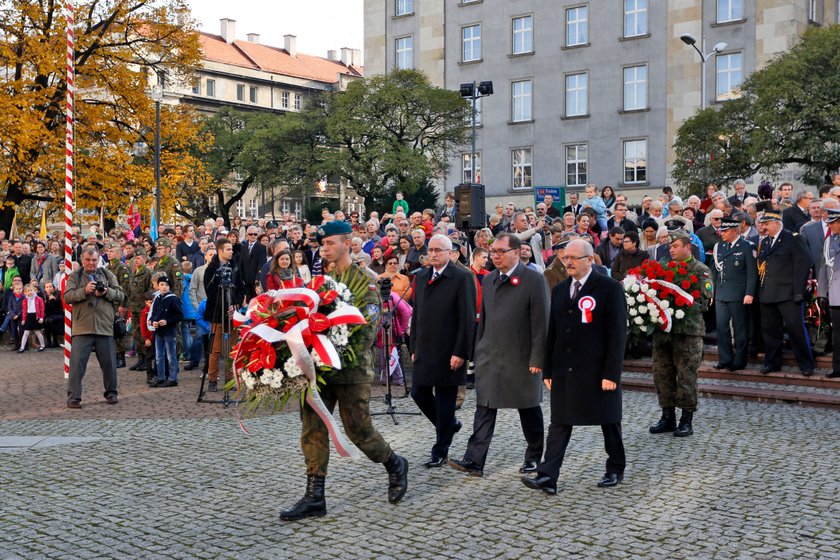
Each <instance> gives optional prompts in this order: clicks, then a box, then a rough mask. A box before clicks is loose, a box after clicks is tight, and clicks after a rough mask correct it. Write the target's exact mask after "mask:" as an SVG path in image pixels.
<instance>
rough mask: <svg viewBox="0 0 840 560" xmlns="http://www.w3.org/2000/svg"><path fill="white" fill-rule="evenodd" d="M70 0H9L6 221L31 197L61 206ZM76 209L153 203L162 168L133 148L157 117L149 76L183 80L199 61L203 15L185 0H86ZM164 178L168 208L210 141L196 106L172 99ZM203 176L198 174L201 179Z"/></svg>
mask: <svg viewBox="0 0 840 560" xmlns="http://www.w3.org/2000/svg"><path fill="white" fill-rule="evenodd" d="M65 25H66V18H65V13H64V3H63V2H54V1H52V0H50V1H38V2H33V1H31V0H7V1H4V2H3V3H2V4H0V60H2V62H3V66H4V67H5V69H6V72H5V73H4V74H3V75H2V76H0V84H2V88H0V114H2V115H3V120H4V126H3V127H0V153H2V157H0V189H2V192H0V197H2V198H0V201H2V208H0V229H5V230H7V231H8V229H9V227H10V224H11V222H12V218H13V216H14V214H15V212H16V210H17V209H19V208H20V207H21V205H22V204H23V203H26V202H30V203H31V202H32V201H37V202H47V203H50V209H52V210H59V209H63V203H62V199H63V194H62V193H63V188H64V138H65V95H66V91H67V83H66V43H65ZM74 30H75V37H76V52H75V60H76V75H77V78H76V94H75V95H76V102H75V117H76V118H75V125H76V126H75V146H76V202H77V208H90V209H97V210H98V209H99V208H100V206H102V205H104V206H105V211H106V213H108V214H110V215H118V214H119V213H120V212H121V211H123V210H124V209H125V207H126V206H127V204H128V201H129V198H130V197H132V196H133V197H135V198H138V199H139V200H140V201H141V202H142V203H143V204H145V205H146V206H147V207H148V205H149V204H150V199H151V197H152V196H153V193H152V191H153V190H154V179H153V171H152V169H151V166H150V165H149V164H148V161H145V160H142V159H139V160H138V158H136V157H135V156H134V155H133V154H132V153H131V147H132V145H133V144H134V142H135V141H137V139H138V134H139V132H140V131H141V130H142V129H143V128H144V127H149V126H153V125H154V109H153V102H152V101H151V99H150V97H149V84H150V75H158V76H161V77H162V78H163V79H165V80H166V81H167V82H169V83H172V82H174V81H177V80H180V79H183V78H184V77H186V76H188V75H189V73H190V71H191V69H192V68H193V67H194V66H195V64H197V63H198V60H199V46H198V38H197V35H196V33H195V24H194V22H193V21H192V19H191V17H190V12H189V7H188V5H187V2H186V1H185V0H111V1H109V2H100V1H97V0H89V1H83V2H78V3H77V9H76V25H75V27H74ZM163 113H164V118H163V119H162V122H163V125H162V147H163V149H162V155H161V161H162V164H163V165H162V169H163V170H164V173H163V177H162V184H163V189H162V192H163V201H164V205H165V206H164V207H165V208H169V207H171V205H172V202H173V199H174V198H175V196H176V193H177V189H178V188H180V187H181V186H182V185H183V184H184V182H185V180H186V178H187V177H195V176H197V175H200V174H201V173H200V171H201V162H200V159H199V158H197V157H195V156H194V155H193V154H195V151H196V150H195V147H196V146H195V145H194V144H199V145H200V144H202V143H204V142H206V141H208V138H206V137H204V138H202V137H201V136H200V135H199V134H198V131H199V123H198V121H197V120H196V118H195V115H194V114H192V112H191V111H189V110H188V109H183V108H177V109H169V108H167V107H164V111H163ZM198 183H201V181H198Z"/></svg>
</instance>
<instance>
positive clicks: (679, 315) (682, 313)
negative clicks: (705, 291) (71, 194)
mask: <svg viewBox="0 0 840 560" xmlns="http://www.w3.org/2000/svg"><path fill="white" fill-rule="evenodd" d="M674 316H675V317H676V318H677V319H682V318H683V317H685V311H683V310H682V309H677V312H676V313H675V314H674Z"/></svg>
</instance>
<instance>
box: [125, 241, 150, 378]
mask: <svg viewBox="0 0 840 560" xmlns="http://www.w3.org/2000/svg"><path fill="white" fill-rule="evenodd" d="M146 259H147V255H146V249H144V248H143V246H139V247H137V248H136V249H135V250H134V274H132V275H131V282H130V283H129V287H128V293H129V296H128V309H129V311H131V323H132V327H131V337H132V338H133V339H134V351H135V352H136V353H137V363H136V364H134V365H133V366H131V367H130V368H128V369H130V370H131V371H144V370H145V369H146V366H147V360H149V359H151V358H150V357H149V356H148V355H147V351H146V346H145V345H144V343H143V333H142V332H141V330H140V316H141V314H142V313H143V307H145V305H146V301H145V299H146V292H148V291H149V290H150V288H151V285H152V272H151V271H150V270H149V268H148V267H147V266H146Z"/></svg>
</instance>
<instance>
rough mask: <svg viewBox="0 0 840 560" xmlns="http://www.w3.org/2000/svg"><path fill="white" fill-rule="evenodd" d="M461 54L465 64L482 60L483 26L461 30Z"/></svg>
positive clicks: (471, 26)
mask: <svg viewBox="0 0 840 560" xmlns="http://www.w3.org/2000/svg"><path fill="white" fill-rule="evenodd" d="M461 46H462V49H461V52H462V58H461V60H462V61H463V62H473V61H475V60H481V24H480V23H477V24H475V25H469V26H467V27H462V28H461Z"/></svg>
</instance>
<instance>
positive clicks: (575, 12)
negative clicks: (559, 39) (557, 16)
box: [566, 6, 589, 47]
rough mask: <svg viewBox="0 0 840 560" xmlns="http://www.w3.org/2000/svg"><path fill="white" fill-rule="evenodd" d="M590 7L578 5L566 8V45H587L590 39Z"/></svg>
mask: <svg viewBox="0 0 840 560" xmlns="http://www.w3.org/2000/svg"><path fill="white" fill-rule="evenodd" d="M588 17H589V8H588V7H587V6H578V7H577V8H569V9H568V10H566V46H567V47H573V46H575V45H585V44H586V43H587V42H588V41H589V30H588V21H587V18H588Z"/></svg>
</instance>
